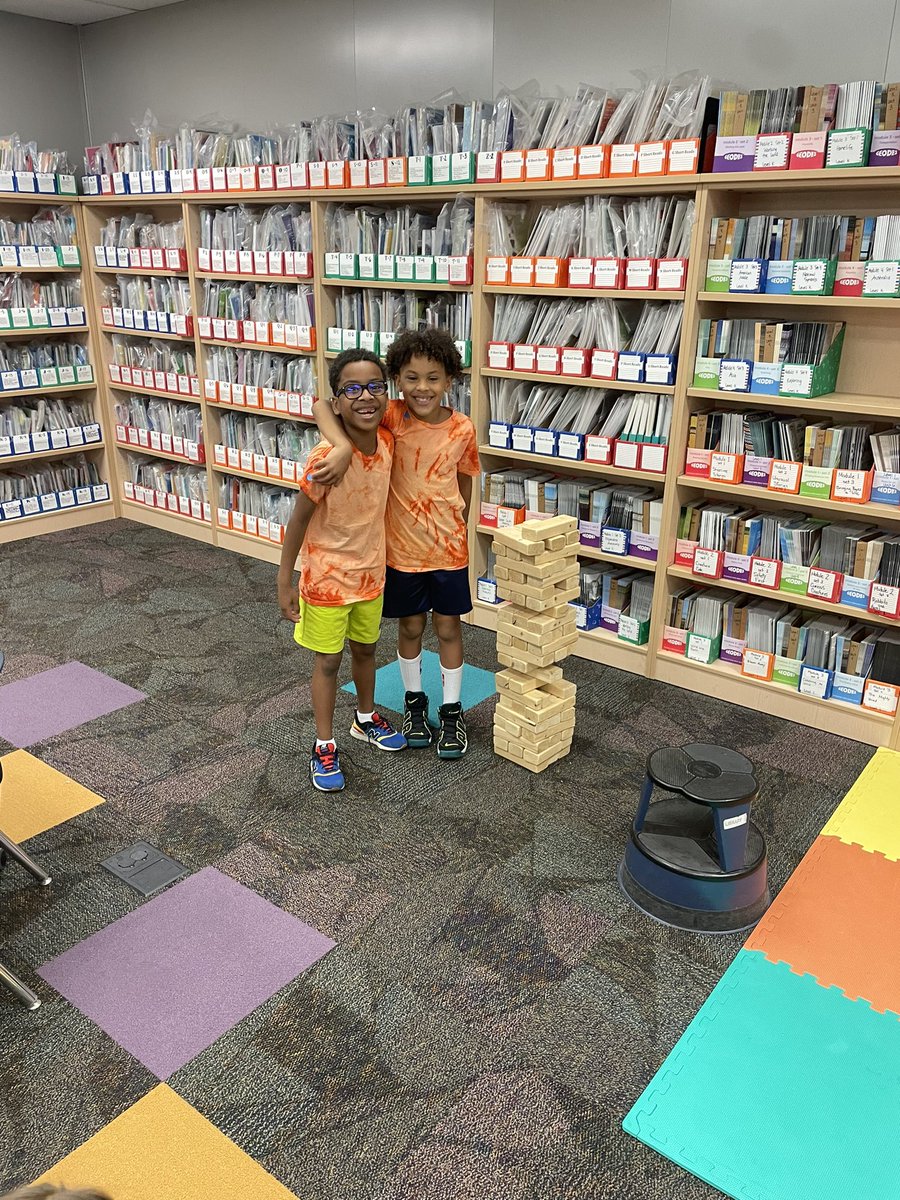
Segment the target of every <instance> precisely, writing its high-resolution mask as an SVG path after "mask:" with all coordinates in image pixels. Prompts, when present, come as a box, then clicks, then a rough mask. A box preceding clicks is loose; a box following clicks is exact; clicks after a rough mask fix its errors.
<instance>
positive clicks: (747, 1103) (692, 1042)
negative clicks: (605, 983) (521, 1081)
mask: <svg viewBox="0 0 900 1200" xmlns="http://www.w3.org/2000/svg"><path fill="white" fill-rule="evenodd" d="M898 859H900V754H897V753H896V752H895V751H890V750H879V751H878V752H877V753H876V754H875V755H874V756H873V758H872V759H871V760H870V762H869V763H868V765H867V766H866V768H865V769H864V770H863V772H862V774H861V775H860V777H859V779H857V781H856V783H855V784H854V785H853V787H852V788H851V789H850V791H849V792H848V793H847V795H846V797H845V798H844V800H843V801H842V802H841V804H840V805H839V806H838V808H837V809H836V811H835V813H834V814H833V816H832V817H831V818H830V820H829V821H828V823H827V824H826V826H825V828H824V830H823V831H822V833H821V834H820V835H819V837H818V838H817V839H816V841H815V842H814V843H813V845H812V847H811V848H810V850H809V852H808V853H807V854H806V856H805V857H804V858H803V860H802V861H801V863H800V865H799V866H798V868H797V870H796V871H795V872H794V874H793V875H792V876H791V878H790V880H789V881H788V883H787V884H786V886H785V887H784V888H783V889H782V891H781V893H780V894H779V896H778V897H777V898H776V900H775V901H774V903H773V904H772V906H771V907H770V908H769V910H768V912H767V913H766V914H765V916H764V917H763V918H762V920H761V921H760V923H759V925H758V926H757V927H756V929H755V930H754V931H753V933H752V934H751V935H750V937H749V938H748V940H747V942H746V943H745V946H744V949H743V950H741V951H740V952H739V954H738V956H737V958H736V959H735V961H734V962H733V963H732V965H731V966H730V967H729V968H728V970H727V971H726V973H725V974H724V975H723V977H722V979H721V980H720V981H719V983H718V985H717V986H716V988H715V989H714V991H713V992H712V994H711V995H710V997H709V999H708V1000H707V1001H706V1003H705V1004H704V1005H703V1007H702V1008H701V1009H700V1011H699V1012H698V1014H697V1016H696V1017H695V1018H694V1020H693V1021H692V1022H691V1024H690V1025H689V1026H688V1029H687V1030H686V1032H685V1033H684V1035H683V1036H682V1038H681V1040H680V1041H679V1042H678V1043H677V1045H676V1046H675V1048H674V1050H673V1051H672V1053H671V1054H670V1055H669V1056H668V1058H667V1059H666V1060H665V1062H664V1063H663V1065H662V1066H661V1067H660V1069H659V1071H658V1072H657V1074H656V1075H655V1076H654V1078H653V1079H652V1081H651V1082H650V1084H649V1086H648V1087H647V1088H646V1090H645V1091H644V1093H643V1094H642V1095H641V1096H640V1097H639V1099H638V1100H637V1101H636V1103H635V1104H634V1106H633V1108H632V1109H631V1111H630V1112H629V1114H628V1116H627V1117H626V1118H625V1120H624V1122H623V1128H624V1129H625V1130H626V1131H627V1132H628V1133H631V1134H633V1135H634V1136H635V1137H636V1138H638V1139H639V1140H640V1141H642V1142H645V1143H646V1144H647V1145H649V1146H652V1147H653V1148H654V1149H656V1150H658V1151H659V1152H660V1153H662V1154H664V1155H666V1157H668V1158H670V1159H672V1160H673V1161H674V1162H676V1163H678V1164H679V1165H680V1166H682V1167H684V1168H686V1169H687V1170H688V1171H691V1172H693V1174H695V1175H697V1176H699V1177H700V1178H701V1179H704V1180H706V1182H707V1183H710V1184H712V1185H713V1186H714V1187H717V1188H719V1189H720V1190H721V1191H723V1192H725V1193H726V1194H727V1195H729V1196H734V1197H736V1198H738V1200H831V1198H833V1200H847V1198H848V1197H853V1198H854V1200H856V1198H859V1200H863V1198H865V1200H895V1198H896V1196H897V1179H898V1178H900V1139H898V1137H897V1130H898V1129H900V1016H898V1014H900V921H898V915H900V861H897V860H898Z"/></svg>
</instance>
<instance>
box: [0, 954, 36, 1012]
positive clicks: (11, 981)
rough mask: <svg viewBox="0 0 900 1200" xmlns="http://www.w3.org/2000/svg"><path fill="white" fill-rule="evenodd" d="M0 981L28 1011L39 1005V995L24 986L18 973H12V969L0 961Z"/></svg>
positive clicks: (32, 1010)
mask: <svg viewBox="0 0 900 1200" xmlns="http://www.w3.org/2000/svg"><path fill="white" fill-rule="evenodd" d="M0 983H2V984H3V985H4V986H5V987H8V988H9V990H10V991H11V992H12V993H13V995H14V996H15V998H16V999H17V1000H18V1001H19V1003H20V1004H24V1005H25V1007H26V1008H27V1009H28V1011H29V1012H34V1010H35V1009H36V1008H40V1007H41V1001H40V997H39V996H37V995H36V994H35V993H34V992H33V991H32V990H31V988H30V987H26V986H25V984H24V983H23V982H22V980H21V979H20V978H19V977H18V975H13V973H12V971H10V970H8V969H7V968H6V967H4V965H3V963H0Z"/></svg>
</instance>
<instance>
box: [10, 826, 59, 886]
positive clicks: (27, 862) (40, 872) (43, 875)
mask: <svg viewBox="0 0 900 1200" xmlns="http://www.w3.org/2000/svg"><path fill="white" fill-rule="evenodd" d="M2 854H8V855H9V857H10V858H12V859H14V860H15V861H16V862H17V863H18V864H19V866H20V867H24V868H25V870H26V871H27V872H28V873H29V875H33V876H34V878H35V879H36V880H37V881H38V883H39V884H40V885H41V887H47V886H48V885H49V884H51V883H52V882H53V879H52V877H51V876H50V875H48V874H47V872H46V871H45V870H44V869H43V867H40V866H38V864H37V863H36V862H35V861H34V859H33V858H32V857H31V855H30V854H27V853H26V852H25V851H24V850H23V849H22V847H21V846H19V845H18V844H17V843H16V842H14V841H13V840H12V838H8V837H7V836H6V834H5V833H3V831H2V830H0V855H2Z"/></svg>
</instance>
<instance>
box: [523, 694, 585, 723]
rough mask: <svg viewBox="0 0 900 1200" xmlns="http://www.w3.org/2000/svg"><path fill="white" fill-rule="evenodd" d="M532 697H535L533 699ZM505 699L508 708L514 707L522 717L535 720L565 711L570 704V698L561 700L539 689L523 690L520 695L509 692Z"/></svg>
mask: <svg viewBox="0 0 900 1200" xmlns="http://www.w3.org/2000/svg"><path fill="white" fill-rule="evenodd" d="M532 697H536V699H534V700H533V699H532ZM507 700H508V702H509V703H508V705H507V707H508V708H512V709H515V710H516V711H517V712H518V713H519V714H520V716H522V717H523V718H530V719H531V720H532V721H535V722H536V721H538V720H541V719H544V720H546V718H547V717H552V716H555V715H556V714H557V713H560V712H565V711H566V710H567V709H568V708H571V706H572V701H570V700H561V699H558V698H557V697H556V696H551V695H549V693H547V692H541V691H533V692H525V693H523V694H521V695H514V694H509V695H508V696H507Z"/></svg>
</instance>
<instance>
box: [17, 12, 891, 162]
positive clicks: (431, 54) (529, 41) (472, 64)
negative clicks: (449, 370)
mask: <svg viewBox="0 0 900 1200" xmlns="http://www.w3.org/2000/svg"><path fill="white" fill-rule="evenodd" d="M898 7H900V0H856V3H855V6H854V11H853V19H852V20H848V19H847V16H846V12H847V8H846V5H838V4H837V3H828V2H827V0H250V2H249V3H248V0H184V2H183V3H181V4H174V5H171V6H168V7H165V8H159V9H155V10H149V11H147V12H140V13H135V14H134V15H132V16H128V17H119V18H115V19H113V20H109V21H102V22H98V23H97V24H93V25H86V26H83V27H82V28H81V31H80V43H81V47H82V54H83V64H84V81H85V88H86V99H87V120H88V134H89V140H90V141H100V140H107V139H109V138H112V137H114V136H117V135H118V136H128V135H130V134H131V132H132V123H133V122H134V121H135V120H137V119H139V118H140V117H141V116H142V115H143V113H144V110H145V109H147V108H150V109H151V110H152V111H153V113H154V114H155V115H156V117H157V118H158V120H159V122H160V123H161V124H162V125H164V126H170V125H172V124H174V123H175V122H176V121H178V120H180V119H184V118H187V119H191V120H201V119H202V118H208V117H212V116H215V115H219V116H221V117H222V118H223V119H226V120H229V119H232V120H239V121H240V122H241V123H243V124H246V125H248V126H258V127H265V126H269V125H271V124H274V123H277V122H279V121H289V120H291V119H293V118H296V117H299V116H312V115H314V114H316V113H321V112H340V111H347V110H354V109H356V108H357V107H359V108H368V107H371V106H373V105H374V106H377V107H379V108H381V109H387V110H388V111H392V110H393V109H395V108H396V107H398V106H399V105H400V104H403V103H407V102H410V101H415V100H427V99H431V98H432V97H434V96H436V95H437V94H438V93H440V92H443V91H445V90H447V89H450V88H456V89H457V90H458V91H459V92H461V93H463V94H464V95H482V96H484V95H487V96H490V95H493V94H494V92H495V90H496V89H497V87H499V86H501V85H507V86H513V87H516V86H518V85H520V84H522V83H523V82H525V81H526V80H529V79H532V78H535V79H537V80H538V81H539V82H540V84H541V85H542V87H544V88H545V89H550V88H553V87H561V88H565V89H567V90H570V89H572V88H573V87H574V86H575V85H576V84H577V83H578V82H579V81H581V80H584V81H587V82H591V83H598V84H609V85H612V86H616V87H620V86H623V85H626V84H629V83H632V82H633V78H634V77H633V75H632V71H643V72H648V73H649V72H655V71H659V72H663V71H664V72H668V73H675V72H678V71H683V70H687V69H690V68H695V67H700V68H702V69H704V70H705V71H707V72H709V73H710V74H712V75H713V76H714V77H715V78H716V79H717V80H718V81H724V82H730V83H735V84H742V85H766V84H770V85H776V84H783V83H787V82H796V81H799V80H806V81H809V82H828V81H830V80H832V79H837V80H844V79H864V78H869V79H873V78H874V79H898V78H900V21H897V20H896V19H895V18H896V16H897V10H898ZM36 26H39V27H40V30H41V42H42V44H46V45H47V49H46V54H47V65H48V70H47V71H42V72H41V89H40V92H41V93H47V92H48V89H49V95H47V96H46V97H44V96H42V95H40V94H39V95H38V98H37V101H36V104H35V107H34V109H33V111H32V110H31V107H30V102H29V100H28V97H30V95H31V93H32V92H37V91H38V89H37V88H34V87H33V86H32V79H33V77H34V70H33V68H32V67H31V66H30V64H29V63H28V61H27V60H26V57H25V56H24V55H23V54H22V52H21V47H22V45H23V44H25V43H27V44H28V45H29V46H30V45H33V44H34V42H35V33H34V31H35V27H36ZM78 41H79V35H78V33H77V32H76V31H75V30H73V29H67V28H66V27H64V26H60V25H54V24H50V23H47V22H40V23H38V22H34V21H31V20H29V19H28V18H24V17H15V16H5V15H0V126H3V127H4V128H7V127H9V128H12V127H16V126H18V127H19V129H20V132H23V133H24V132H25V131H26V130H28V131H29V132H34V133H36V134H37V136H38V137H39V138H40V139H41V140H42V141H44V142H45V143H50V142H65V144H66V145H67V146H69V147H76V148H77V147H80V146H81V145H82V144H83V141H84V139H83V138H82V132H83V130H82V99H81V80H80V77H79V69H78V66H79V64H78V55H77V49H76V47H77V44H78Z"/></svg>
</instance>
